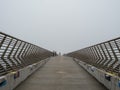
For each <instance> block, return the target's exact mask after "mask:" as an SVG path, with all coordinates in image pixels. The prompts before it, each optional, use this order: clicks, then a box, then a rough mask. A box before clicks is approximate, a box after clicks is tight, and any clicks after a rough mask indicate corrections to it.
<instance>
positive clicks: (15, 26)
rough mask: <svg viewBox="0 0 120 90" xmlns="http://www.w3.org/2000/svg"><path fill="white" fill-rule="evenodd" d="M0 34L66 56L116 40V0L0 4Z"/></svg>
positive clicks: (119, 12) (119, 20)
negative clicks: (65, 54) (2, 33)
mask: <svg viewBox="0 0 120 90" xmlns="http://www.w3.org/2000/svg"><path fill="white" fill-rule="evenodd" d="M0 31H2V32H4V33H7V34H10V35H12V36H15V37H17V38H19V39H22V40H25V41H27V42H30V43H33V44H36V45H38V46H40V47H43V48H46V49H48V50H51V51H53V50H55V51H57V52H62V53H68V52H71V51H75V50H78V49H81V48H84V47H88V46H91V45H94V44H97V43H99V42H103V41H106V40H110V39H113V38H116V37H119V36H120V0H0Z"/></svg>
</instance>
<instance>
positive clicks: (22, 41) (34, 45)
mask: <svg viewBox="0 0 120 90" xmlns="http://www.w3.org/2000/svg"><path fill="white" fill-rule="evenodd" d="M0 34H3V35H5V36H8V37H11V38H13V39H16V40H19V41H21V42H25V43H28V44H31V45H33V46H36V47H39V46H37V45H35V44H32V43H29V42H26V41H23V40H21V39H18V38H16V37H13V36H11V35H8V34H5V33H3V32H1V31H0ZM39 48H41V49H44V48H42V47H39ZM44 50H46V51H49V50H47V49H44ZM50 52H52V51H50Z"/></svg>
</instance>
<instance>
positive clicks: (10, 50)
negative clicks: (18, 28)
mask: <svg viewBox="0 0 120 90" xmlns="http://www.w3.org/2000/svg"><path fill="white" fill-rule="evenodd" d="M52 55H53V53H52V52H50V51H48V50H46V49H43V48H40V47H38V46H36V45H33V44H31V43H28V42H25V41H22V40H20V39H17V38H15V37H13V36H10V35H7V34H5V33H2V32H0V76H2V75H5V74H7V73H9V72H12V71H16V70H19V69H21V68H24V67H26V66H28V65H31V64H33V63H36V62H39V61H40V60H42V59H45V58H48V57H50V56H52Z"/></svg>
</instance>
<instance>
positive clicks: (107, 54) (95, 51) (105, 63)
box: [67, 38, 120, 75]
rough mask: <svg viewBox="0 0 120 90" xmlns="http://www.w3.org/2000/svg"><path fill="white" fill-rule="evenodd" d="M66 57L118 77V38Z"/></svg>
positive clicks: (119, 61)
mask: <svg viewBox="0 0 120 90" xmlns="http://www.w3.org/2000/svg"><path fill="white" fill-rule="evenodd" d="M67 56H71V57H74V58H77V59H80V60H81V61H84V62H86V63H88V64H91V65H93V66H95V67H97V68H99V69H103V70H105V71H107V72H110V73H114V74H117V75H120V38H116V39H113V40H110V41H107V42H103V43H100V44H97V45H93V46H90V47H87V48H84V49H81V50H78V51H75V52H71V53H69V54H67Z"/></svg>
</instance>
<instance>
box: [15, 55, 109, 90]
mask: <svg viewBox="0 0 120 90" xmlns="http://www.w3.org/2000/svg"><path fill="white" fill-rule="evenodd" d="M14 90H107V89H106V88H105V87H104V86H103V85H101V84H100V83H99V82H98V81H97V80H96V79H94V78H93V77H92V76H91V75H90V74H88V72H86V71H85V70H84V69H83V68H82V67H80V66H78V65H77V64H76V63H75V62H74V61H73V60H72V58H70V57H64V56H57V57H53V58H51V59H50V60H49V61H48V62H47V64H46V65H45V66H44V67H43V68H40V69H39V70H37V71H36V72H35V73H34V74H32V75H31V76H30V77H29V78H28V79H26V80H25V81H24V82H22V83H21V84H20V85H19V86H18V87H17V88H16V89H14Z"/></svg>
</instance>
